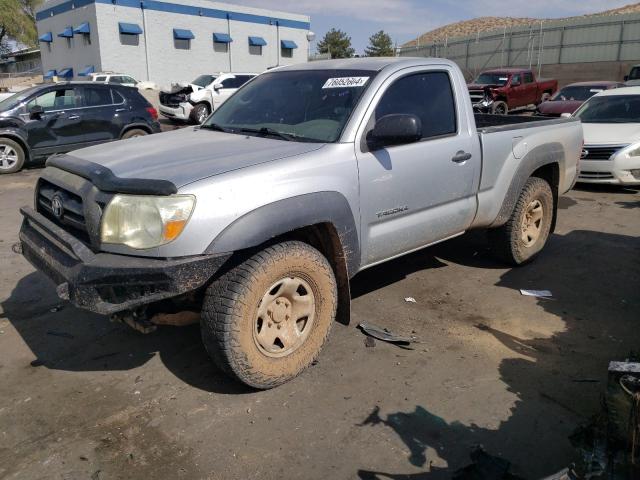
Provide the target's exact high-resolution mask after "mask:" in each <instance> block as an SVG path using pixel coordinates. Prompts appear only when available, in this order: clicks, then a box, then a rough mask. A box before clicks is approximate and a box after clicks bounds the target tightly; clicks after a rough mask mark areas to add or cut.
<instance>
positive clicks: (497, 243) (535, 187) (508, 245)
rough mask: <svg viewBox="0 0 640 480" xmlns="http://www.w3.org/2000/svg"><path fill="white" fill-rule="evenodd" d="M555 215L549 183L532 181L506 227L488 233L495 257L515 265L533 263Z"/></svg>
mask: <svg viewBox="0 0 640 480" xmlns="http://www.w3.org/2000/svg"><path fill="white" fill-rule="evenodd" d="M553 215H554V208H553V192H552V191H551V187H550V186H549V183H548V182H547V181H546V180H543V179H542V178H537V177H531V178H529V180H527V183H525V186H524V188H523V189H522V192H521V193H520V197H518V201H517V203H516V205H515V208H514V209H513V212H512V213H511V217H509V220H508V221H507V223H505V224H504V225H503V226H501V227H498V228H496V229H493V230H489V240H490V243H491V249H492V251H493V253H494V254H495V255H496V256H497V257H498V258H500V259H501V260H503V261H505V262H507V263H510V264H512V265H521V264H523V263H526V262H529V261H531V260H533V258H534V257H535V256H536V255H537V254H538V253H540V251H541V250H542V248H543V247H544V246H545V244H546V243H547V239H548V238H549V233H550V232H551V224H552V222H553Z"/></svg>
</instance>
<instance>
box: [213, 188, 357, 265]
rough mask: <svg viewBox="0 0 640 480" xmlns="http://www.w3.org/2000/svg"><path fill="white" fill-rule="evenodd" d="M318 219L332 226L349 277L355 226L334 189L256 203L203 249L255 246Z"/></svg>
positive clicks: (353, 260) (354, 254)
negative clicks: (338, 240)
mask: <svg viewBox="0 0 640 480" xmlns="http://www.w3.org/2000/svg"><path fill="white" fill-rule="evenodd" d="M320 223H330V224H331V225H333V226H334V228H335V229H336V232H337V233H338V238H339V239H340V244H341V246H342V251H343V252H344V255H345V257H346V258H345V260H346V264H347V271H348V274H349V276H350V277H352V276H353V275H355V274H356V272H357V271H358V269H359V267H360V240H359V237H358V230H357V229H356V222H355V218H354V216H353V212H352V211H351V207H350V206H349V202H348V201H347V199H346V198H345V197H344V195H342V194H341V193H339V192H334V191H325V192H315V193H307V194H303V195H298V196H295V197H291V198H285V199H283V200H278V201H276V202H273V203H269V204H267V205H263V206H261V207H258V208H256V209H255V210H252V211H250V212H249V213H246V214H245V215H243V216H241V217H240V218H238V219H237V220H235V221H234V222H233V223H231V224H230V225H229V226H227V227H226V228H225V229H224V230H223V231H222V232H221V233H220V234H219V235H218V236H217V237H216V238H214V239H213V241H212V242H211V243H210V244H209V246H208V247H207V249H206V250H205V252H204V253H206V254H219V253H221V252H224V253H228V252H234V251H238V250H244V249H247V248H252V247H256V246H258V245H261V244H263V243H265V242H267V241H269V240H271V239H272V238H274V237H277V236H279V235H283V234H286V233H289V232H292V231H294V230H297V229H300V228H304V227H309V226H311V225H317V224H320Z"/></svg>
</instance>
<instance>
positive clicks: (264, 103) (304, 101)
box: [203, 70, 376, 143]
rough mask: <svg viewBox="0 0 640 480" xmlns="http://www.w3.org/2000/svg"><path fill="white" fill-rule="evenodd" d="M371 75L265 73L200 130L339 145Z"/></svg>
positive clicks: (347, 72) (357, 72)
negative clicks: (216, 130) (215, 130)
mask: <svg viewBox="0 0 640 480" xmlns="http://www.w3.org/2000/svg"><path fill="white" fill-rule="evenodd" d="M375 75H376V72H375V71H370V70H298V71H284V72H270V73H264V74H262V75H260V76H258V77H256V78H255V79H254V80H252V81H251V82H249V83H247V84H246V85H245V86H244V87H242V88H241V89H240V90H238V92H237V93H236V94H234V95H232V96H231V97H230V98H229V100H227V101H226V102H224V103H223V104H222V105H221V106H220V107H219V108H218V109H217V110H215V111H214V112H213V115H211V116H210V117H209V119H208V120H207V121H206V122H205V124H204V125H203V128H217V129H220V130H225V131H227V132H230V133H240V134H255V135H265V136H267V135H268V136H272V137H273V138H279V139H281V140H290V141H301V142H304V141H307V142H309V141H311V142H323V143H324V142H331V143H333V142H337V141H338V139H339V138H340V135H341V134H342V130H343V128H344V126H345V125H346V123H347V121H348V120H349V117H350V115H351V113H352V112H353V110H354V109H355V108H356V105H357V104H358V101H359V100H360V97H361V96H362V93H363V92H364V91H365V89H366V88H367V87H368V86H369V84H370V83H371V80H372V79H373V77H374V76H375Z"/></svg>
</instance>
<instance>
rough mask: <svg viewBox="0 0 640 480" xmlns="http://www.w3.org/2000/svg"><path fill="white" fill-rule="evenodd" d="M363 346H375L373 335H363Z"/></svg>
mask: <svg viewBox="0 0 640 480" xmlns="http://www.w3.org/2000/svg"><path fill="white" fill-rule="evenodd" d="M364 346H365V347H367V348H373V347H375V346H376V339H375V338H373V337H369V336H366V337H364Z"/></svg>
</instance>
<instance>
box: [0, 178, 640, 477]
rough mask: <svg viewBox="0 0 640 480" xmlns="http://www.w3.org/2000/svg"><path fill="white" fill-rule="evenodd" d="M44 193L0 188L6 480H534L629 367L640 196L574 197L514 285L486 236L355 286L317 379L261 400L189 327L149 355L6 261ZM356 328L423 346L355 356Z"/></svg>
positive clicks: (560, 458)
mask: <svg viewBox="0 0 640 480" xmlns="http://www.w3.org/2000/svg"><path fill="white" fill-rule="evenodd" d="M38 174H39V170H38V169H33V170H27V171H24V172H21V173H19V174H15V175H10V176H2V177H0V192H2V200H3V201H2V208H1V209H0V264H1V265H2V268H1V269H0V352H2V354H1V355H0V398H2V401H1V402H0V478H7V479H18V478H20V479H22V478H26V479H39V478H47V479H53V478H56V479H58V478H59V479H63V478H64V479H76V478H78V479H79V478H91V479H93V480H96V479H100V480H105V479H118V478H145V477H146V478H153V479H165V478H166V479H176V478H190V479H191V478H194V479H195V478H198V479H199V478H202V479H253V478H256V479H261V480H264V479H271V478H287V479H297V478H300V479H327V478H331V479H351V478H362V479H367V478H368V479H371V478H381V479H382V478H385V479H388V478H396V479H400V478H403V479H412V478H413V479H444V478H450V477H451V473H452V472H453V471H455V470H456V469H458V468H460V467H462V466H464V465H467V464H468V463H469V452H470V450H471V448H472V447H473V446H474V445H476V444H482V445H484V448H485V449H486V450H487V452H489V453H490V454H492V455H496V456H500V457H503V458H505V459H508V460H509V461H510V462H512V464H513V472H514V473H517V474H519V475H522V476H524V477H525V478H531V479H535V478H541V477H542V476H544V475H548V474H551V473H553V472H555V471H557V470H559V469H560V468H562V467H564V466H566V465H567V464H568V463H569V462H570V461H571V460H572V459H574V458H575V455H576V453H575V451H574V450H573V449H572V447H571V446H570V444H569V441H568V436H569V435H570V434H571V433H572V431H573V430H574V429H575V428H576V427H577V426H578V425H580V424H581V423H583V422H585V421H587V420H588V419H589V417H590V416H591V415H592V414H594V413H595V412H596V411H597V409H598V405H599V398H600V395H601V393H602V392H603V390H604V386H605V381H606V372H607V365H608V362H609V361H610V360H614V359H616V360H619V359H624V358H626V357H627V356H628V354H629V352H630V351H631V350H633V349H634V348H635V349H636V350H637V349H638V345H639V341H638V340H639V339H640V335H639V334H638V320H639V318H640V316H639V314H638V312H640V288H639V287H640V242H639V240H638V237H639V235H640V221H639V220H640V215H639V213H640V194H639V192H638V191H637V190H633V189H621V188H593V187H591V188H586V187H581V188H579V189H577V190H574V191H572V192H570V194H569V195H567V196H566V197H564V198H562V199H561V209H560V217H559V222H558V228H557V231H556V233H555V234H554V235H553V237H552V238H551V240H550V243H549V245H548V247H547V249H546V250H545V251H544V253H543V254H542V255H541V257H540V258H539V259H538V260H537V261H536V262H535V263H533V264H531V265H528V266H525V267H521V268H518V269H509V268H505V267H504V266H503V265H501V264H500V263H497V262H495V261H494V260H493V259H492V258H491V256H490V255H489V254H488V252H487V244H486V241H485V238H484V235H483V234H482V233H481V232H479V233H472V234H469V235H466V236H464V237H460V238H458V239H456V240H453V241H450V242H447V243H444V244H441V245H439V246H436V247H433V248H429V249H426V250H423V251H420V252H417V253H415V254H412V255H409V256H406V257H404V258H401V259H399V260H396V261H393V262H390V263H387V264H385V265H382V266H379V267H376V268H373V269H370V270H368V271H366V272H364V273H362V274H361V275H359V276H357V277H356V279H355V280H354V282H353V285H352V289H353V297H354V300H353V307H352V323H351V325H350V326H343V325H340V324H336V325H335V326H334V329H333V331H332V334H331V338H330V341H329V343H328V345H327V347H326V348H325V350H324V352H323V353H322V355H321V356H320V359H319V363H318V364H317V365H315V366H314V367H312V368H311V369H309V370H308V371H307V372H305V373H304V374H303V375H301V376H300V377H299V378H297V379H296V380H294V381H292V382H290V383H288V384H286V385H284V386H282V387H279V388H276V389H274V390H271V391H266V392H255V391H251V390H249V389H247V388H244V387H243V386H241V385H238V384H236V383H234V382H232V381H230V380H228V379H227V378H226V377H225V376H224V375H222V374H221V373H220V372H219V371H218V370H217V369H216V368H215V367H214V366H213V365H212V364H211V362H210V361H209V360H208V358H207V356H206V353H205V351H204V349H203V347H202V344H201V341H200V337H199V332H198V328H197V327H196V326H194V327H187V328H172V327H164V328H160V329H159V330H158V331H157V332H156V333H154V334H151V335H147V336H143V335H141V334H138V333H137V332H134V331H131V330H129V329H128V328H127V327H124V326H121V325H116V324H112V323H109V321H108V320H107V319H105V318H102V317H100V316H97V315H93V314H91V313H87V312H84V311H80V310H76V309H74V308H73V307H71V306H70V305H68V304H65V303H61V302H60V301H59V300H58V299H57V297H56V296H55V293H54V286H53V284H51V283H50V282H49V281H48V280H47V279H46V278H45V277H44V276H43V275H41V274H40V273H38V272H34V270H33V269H32V267H31V266H30V265H29V264H28V263H27V262H26V261H25V260H24V259H22V258H21V257H20V256H18V255H16V254H14V253H13V252H12V250H11V245H12V244H13V243H15V242H16V241H17V232H18V228H19V223H20V219H19V214H18V210H17V209H18V207H19V206H21V205H25V204H30V203H31V202H32V197H33V185H34V182H35V180H36V178H37V176H38ZM520 288H531V289H550V290H551V291H552V292H553V296H554V298H553V299H552V300H541V299H536V298H532V297H524V296H521V295H520V293H519V292H518V289H520ZM405 297H414V298H415V299H416V303H407V302H405V301H404V298H405ZM362 321H367V322H371V323H375V324H377V325H380V326H383V327H387V328H389V329H390V330H392V331H394V332H398V333H403V334H414V335H417V336H418V337H419V338H420V339H421V343H419V344H417V345H416V347H415V348H414V349H413V350H405V349H401V348H398V347H396V346H393V345H390V344H385V343H381V342H376V344H375V346H374V347H366V346H365V343H364V337H363V335H362V333H361V332H360V331H359V330H358V329H357V328H356V325H357V324H358V323H359V322H362Z"/></svg>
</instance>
